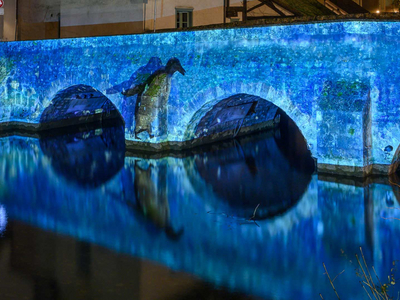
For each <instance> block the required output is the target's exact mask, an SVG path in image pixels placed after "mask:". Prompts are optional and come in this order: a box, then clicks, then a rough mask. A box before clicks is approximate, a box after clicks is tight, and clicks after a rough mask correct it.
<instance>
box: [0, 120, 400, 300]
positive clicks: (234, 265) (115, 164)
mask: <svg viewBox="0 0 400 300" xmlns="http://www.w3.org/2000/svg"><path fill="white" fill-rule="evenodd" d="M289 127H290V126H289ZM0 149H1V151H0V295H1V296H0V299H146V300H147V299H320V296H319V293H322V295H323V296H324V299H336V298H335V297H336V296H335V295H334V293H333V290H332V288H331V286H330V283H329V281H328V278H327V276H326V275H325V274H324V272H325V271H324V268H323V265H322V264H323V263H325V265H326V266H327V268H328V271H329V273H330V275H331V277H332V278H333V277H335V276H336V275H337V274H339V273H341V272H342V271H343V270H344V272H343V273H341V274H340V275H339V276H338V277H337V278H336V279H335V286H336V288H337V290H338V292H339V295H341V297H342V299H365V298H366V297H367V296H366V294H365V292H364V291H363V290H362V288H361V286H360V285H359V280H360V278H358V277H357V275H356V270H355V269H356V267H357V266H356V261H355V256H354V255H355V254H356V253H359V251H360V250H359V248H360V247H362V249H363V252H364V255H365V258H366V261H367V263H368V264H369V265H370V266H373V265H374V266H375V268H376V271H377V273H378V274H379V276H380V277H381V279H382V281H384V282H387V275H390V272H391V268H393V264H392V262H393V261H395V260H397V259H400V251H399V250H400V240H399V238H398V237H399V233H400V221H398V220H395V219H390V218H400V212H399V211H398V210H397V209H396V208H398V207H399V202H398V201H399V199H400V198H399V197H400V189H399V188H398V187H397V186H396V185H394V184H390V183H389V179H388V178H374V179H369V180H368V181H366V182H363V181H357V180H355V179H351V178H340V177H329V176H323V175H321V174H317V173H316V172H314V162H313V160H312V158H311V157H310V155H309V152H308V151H307V148H306V145H305V143H304V141H303V140H302V138H299V134H298V133H296V132H294V133H293V131H292V130H287V128H281V129H278V130H274V131H269V132H264V133H259V134H254V135H251V136H246V137H241V138H237V139H234V140H230V141H227V142H224V143H220V144H216V145H210V146H208V147H205V148H202V149H194V150H191V151H187V152H183V153H175V154H169V155H164V154H150V153H141V154H139V153H130V152H127V153H125V145H124V131H123V127H122V126H108V127H103V128H86V129H85V130H80V132H78V133H76V132H65V133H63V134H62V135H61V134H52V133H47V134H45V135H41V136H40V137H34V136H29V137H28V136H25V137H21V136H7V137H2V138H0ZM395 179H396V178H394V179H393V178H392V180H395ZM252 217H253V218H252ZM387 218H389V219H387ZM399 285H400V284H395V285H394V286H393V287H392V288H391V289H390V291H391V293H392V294H393V295H396V297H395V298H397V292H398V290H399Z"/></svg>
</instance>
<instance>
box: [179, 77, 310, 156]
mask: <svg viewBox="0 0 400 300" xmlns="http://www.w3.org/2000/svg"><path fill="white" fill-rule="evenodd" d="M238 95H248V96H251V97H255V98H257V99H258V101H260V102H265V103H270V104H272V105H273V106H275V107H276V108H277V109H279V110H280V111H281V112H283V113H284V114H286V115H287V116H288V117H289V118H290V119H292V120H293V122H294V123H295V124H296V126H297V127H298V129H299V130H300V132H301V133H302V135H303V137H304V139H305V141H306V143H307V145H308V147H309V149H310V151H311V154H312V156H313V157H317V153H316V151H317V147H316V141H317V138H316V136H317V133H316V124H314V123H315V118H312V116H310V115H307V114H305V113H303V112H302V111H300V109H299V108H298V107H297V106H296V105H295V104H294V103H293V102H292V101H291V99H290V97H289V96H288V95H287V92H286V91H285V90H277V89H275V88H274V87H272V86H270V85H267V84H264V83H249V84H245V83H240V82H236V83H230V84H225V85H221V86H217V87H214V88H211V89H208V90H204V91H201V92H199V93H197V94H196V95H195V97H194V98H193V100H192V111H193V114H192V115H191V116H190V117H189V118H188V119H187V124H186V126H185V128H186V131H185V133H184V139H185V140H189V139H193V138H196V131H197V126H198V124H199V121H200V120H201V119H202V118H203V117H204V116H205V115H206V114H207V112H209V111H210V110H212V109H213V108H214V107H215V106H216V105H217V104H218V103H219V102H221V101H225V100H226V99H229V98H230V97H234V96H238ZM310 99H311V98H310ZM260 121H261V122H262V121H263V120H260Z"/></svg>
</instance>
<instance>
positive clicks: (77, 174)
mask: <svg viewBox="0 0 400 300" xmlns="http://www.w3.org/2000/svg"><path fill="white" fill-rule="evenodd" d="M40 147H41V149H42V151H43V153H44V154H45V155H46V156H47V157H49V158H50V161H51V166H52V167H53V169H54V170H55V171H56V172H57V173H58V174H60V175H62V176H64V177H65V178H66V179H67V180H69V181H71V182H74V183H76V184H78V185H79V186H83V187H98V186H100V185H102V184H104V183H105V182H107V181H108V180H110V179H111V178H112V177H113V176H114V175H116V174H117V173H118V172H119V171H120V170H121V168H122V167H123V165H124V158H125V135H124V126H123V125H122V124H111V127H101V128H96V127H93V128H90V129H86V130H85V131H82V132H71V133H67V134H63V135H52V134H49V135H48V136H45V137H42V138H41V139H40Z"/></svg>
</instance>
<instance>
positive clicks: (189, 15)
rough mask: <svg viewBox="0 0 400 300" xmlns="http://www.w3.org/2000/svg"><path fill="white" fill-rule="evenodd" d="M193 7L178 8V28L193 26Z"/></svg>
mask: <svg viewBox="0 0 400 300" xmlns="http://www.w3.org/2000/svg"><path fill="white" fill-rule="evenodd" d="M192 19H193V9H180V8H179V9H178V8H177V9H176V28H187V27H192V26H193V20H192Z"/></svg>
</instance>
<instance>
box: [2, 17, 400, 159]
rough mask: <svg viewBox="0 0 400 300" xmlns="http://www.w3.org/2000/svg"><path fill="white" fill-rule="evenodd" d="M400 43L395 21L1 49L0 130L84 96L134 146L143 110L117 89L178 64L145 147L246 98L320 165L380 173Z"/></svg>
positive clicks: (392, 137) (392, 135)
mask: <svg viewBox="0 0 400 300" xmlns="http://www.w3.org/2000/svg"><path fill="white" fill-rule="evenodd" d="M399 35H400V24H399V23H398V22H367V21H349V22H333V23H325V24H324V23H315V24H301V25H290V26H271V27H257V28H235V29H221V30H209V31H193V32H190V31H188V32H171V33H161V34H146V35H129V36H112V37H95V38H79V39H63V40H45V41H26V42H10V43H1V45H0V50H1V51H0V53H1V54H0V122H7V121H24V122H32V123H37V122H39V120H40V117H41V114H42V112H43V111H44V110H45V109H46V108H47V107H48V106H49V105H50V104H51V103H52V100H53V98H54V96H55V95H56V93H57V92H58V91H60V90H63V89H66V88H68V87H70V86H73V85H88V86H92V87H94V88H95V89H97V90H98V91H100V92H101V93H103V94H104V95H106V96H107V97H108V98H109V99H110V100H111V101H112V102H113V104H114V105H115V106H116V107H117V109H118V110H119V111H121V112H122V114H123V117H124V118H125V120H126V129H125V137H126V139H134V138H135V137H134V130H135V112H134V111H135V103H136V102H137V98H138V97H141V98H142V99H144V100H143V101H144V102H146V101H150V100H151V99H150V100H149V99H148V100H146V97H144V96H145V93H146V92H144V91H142V92H139V94H134V95H132V96H130V97H125V96H124V95H122V94H121V92H120V90H121V91H122V90H124V89H127V88H129V87H128V86H129V85H130V86H132V85H140V84H143V83H145V82H146V78H148V76H149V75H150V74H152V72H155V71H156V70H159V69H160V68H161V69H162V68H164V67H165V66H166V65H167V63H168V61H169V60H170V59H171V58H173V57H175V58H177V59H178V60H179V61H180V64H181V65H182V67H183V68H184V70H185V71H186V74H185V76H183V75H182V74H179V72H176V73H170V75H171V78H170V80H171V81H170V82H167V81H165V82H163V83H162V87H163V88H165V89H163V90H162V91H161V92H160V93H161V94H162V95H163V97H164V98H165V99H161V98H160V97H158V96H157V97H158V98H157V99H158V100H157V101H161V103H165V102H166V101H167V103H168V105H167V108H165V105H161V108H162V109H166V111H164V112H161V115H162V117H161V119H162V120H163V121H162V122H164V123H166V124H167V125H163V126H164V127H165V126H167V128H163V129H162V131H164V132H167V134H160V135H157V134H156V136H155V137H154V138H153V139H149V138H148V137H146V136H144V137H142V139H145V140H148V141H150V142H155V143H156V142H161V141H166V140H168V141H180V140H183V139H186V138H192V137H193V136H191V135H190V134H189V135H187V134H186V135H185V132H186V130H187V128H188V126H189V123H190V120H191V119H192V118H193V116H194V115H195V114H196V112H198V111H203V113H206V112H207V109H205V107H207V103H211V102H214V103H215V102H218V101H219V100H222V99H225V98H227V97H230V96H232V95H236V94H240V93H246V94H250V95H255V96H258V97H261V98H263V99H266V100H268V101H271V102H272V103H274V104H276V105H277V106H278V107H280V108H282V109H283V110H284V111H285V112H286V113H287V114H288V115H289V116H290V117H291V118H292V119H293V120H294V121H295V122H296V124H297V125H298V127H299V128H300V130H301V131H302V133H303V135H304V137H305V139H306V140H307V142H308V144H309V147H310V149H311V151H312V153H313V156H314V157H316V158H318V162H319V163H327V164H338V165H350V166H364V165H367V164H372V163H375V164H386V165H387V164H390V163H391V162H392V160H393V159H397V158H396V157H395V158H394V154H395V152H396V149H397V147H398V145H399V144H400V132H399V130H397V124H398V122H399V121H400V120H399V118H400V113H399V109H400V108H399V105H398V104H397V100H396V99H399V96H400V95H399V92H398V91H399V89H397V88H396V87H397V85H398V82H400V78H399V76H400V75H399V72H398V66H399V65H400V61H399V60H400V55H399V54H400V53H399V51H400V50H399V47H398V45H397V40H398V37H399ZM166 85H168V88H167V87H166ZM145 86H146V84H145V85H143V87H145ZM113 88H115V89H114V90H115V91H117V92H115V91H114V92H115V93H114V92H113ZM157 91H158V90H157ZM157 91H156V92H157ZM149 94H150V95H153V94H152V93H151V89H150V91H149V92H148V94H147V95H149ZM161 94H160V95H161ZM157 95H158V94H157ZM153 96H154V95H153ZM153 100H154V99H153ZM153 100H151V101H153ZM163 101H164V102H163ZM147 103H149V102H147ZM152 105H155V104H152ZM154 107H157V106H154ZM154 107H153V108H154ZM153 108H152V109H153ZM161 108H160V107H158V108H157V109H156V110H157V111H158V109H161ZM367 108H369V109H367ZM153 119H154V118H153V117H151V118H150V119H146V122H147V123H148V122H153V121H154V120H153ZM154 122H156V123H157V121H154ZM164 123H163V124H164ZM157 124H158V123H157ZM157 124H153V125H152V126H156V125H157ZM368 124H371V126H366V125H368ZM157 126H158V125H157ZM144 134H145V133H144ZM365 137H367V138H365ZM387 146H391V147H393V149H394V150H393V151H391V152H385V151H384V149H385V148H386V147H387ZM365 149H367V150H366V151H364V150H365ZM364 154H366V155H364Z"/></svg>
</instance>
